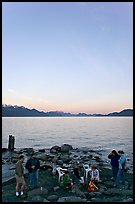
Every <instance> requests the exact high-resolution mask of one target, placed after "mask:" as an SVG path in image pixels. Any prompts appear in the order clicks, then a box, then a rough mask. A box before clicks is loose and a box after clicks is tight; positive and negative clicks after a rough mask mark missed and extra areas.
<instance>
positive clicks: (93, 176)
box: [90, 165, 100, 183]
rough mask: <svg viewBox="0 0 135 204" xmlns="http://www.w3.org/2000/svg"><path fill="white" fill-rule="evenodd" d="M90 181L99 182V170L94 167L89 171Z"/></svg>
mask: <svg viewBox="0 0 135 204" xmlns="http://www.w3.org/2000/svg"><path fill="white" fill-rule="evenodd" d="M90 176H91V179H90V180H91V181H95V182H96V183H98V182H99V181H100V179H99V170H98V169H97V166H96V165H92V167H91V171H90Z"/></svg>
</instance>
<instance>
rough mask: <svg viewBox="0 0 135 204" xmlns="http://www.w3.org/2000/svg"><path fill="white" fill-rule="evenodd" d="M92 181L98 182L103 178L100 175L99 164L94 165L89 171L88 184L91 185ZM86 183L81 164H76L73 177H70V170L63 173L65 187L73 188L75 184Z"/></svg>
mask: <svg viewBox="0 0 135 204" xmlns="http://www.w3.org/2000/svg"><path fill="white" fill-rule="evenodd" d="M90 181H92V182H94V184H98V183H99V182H100V181H101V180H100V177H99V170H98V169H97V165H95V164H94V165H92V166H91V170H89V171H88V176H87V181H86V185H87V186H89V183H90ZM79 183H80V184H84V183H85V182H84V177H82V176H81V173H80V168H79V166H76V167H75V168H74V169H73V174H72V177H70V175H69V172H68V171H65V174H64V175H63V185H64V187H65V188H69V189H71V190H72V188H73V186H74V184H77V185H78V184H79Z"/></svg>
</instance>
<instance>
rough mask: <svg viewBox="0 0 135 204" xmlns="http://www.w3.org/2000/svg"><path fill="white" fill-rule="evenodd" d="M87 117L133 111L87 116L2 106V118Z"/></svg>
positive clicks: (125, 112)
mask: <svg viewBox="0 0 135 204" xmlns="http://www.w3.org/2000/svg"><path fill="white" fill-rule="evenodd" d="M72 116H76V117H86V116H94V117H96V116H98V117H99V116H109V117H110V116H133V109H124V110H122V111H120V112H112V113H109V114H98V113H96V114H86V113H77V114H72V113H64V112H61V111H50V112H43V111H38V110H36V109H28V108H25V107H24V106H17V105H15V106H12V105H6V104H4V105H2V117H72Z"/></svg>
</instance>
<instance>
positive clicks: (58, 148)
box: [50, 145, 61, 153]
mask: <svg viewBox="0 0 135 204" xmlns="http://www.w3.org/2000/svg"><path fill="white" fill-rule="evenodd" d="M54 150H55V151H54ZM60 150H61V148H60V147H59V146H57V145H55V146H53V147H52V148H51V149H50V152H51V153H56V152H60Z"/></svg>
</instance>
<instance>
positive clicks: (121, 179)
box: [116, 150, 126, 186]
mask: <svg viewBox="0 0 135 204" xmlns="http://www.w3.org/2000/svg"><path fill="white" fill-rule="evenodd" d="M118 154H119V155H120V158H119V160H118V162H119V169H118V174H117V178H116V186H118V185H119V183H120V182H122V183H125V178H124V170H125V169H126V155H125V154H124V151H123V150H119V151H118Z"/></svg>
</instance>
